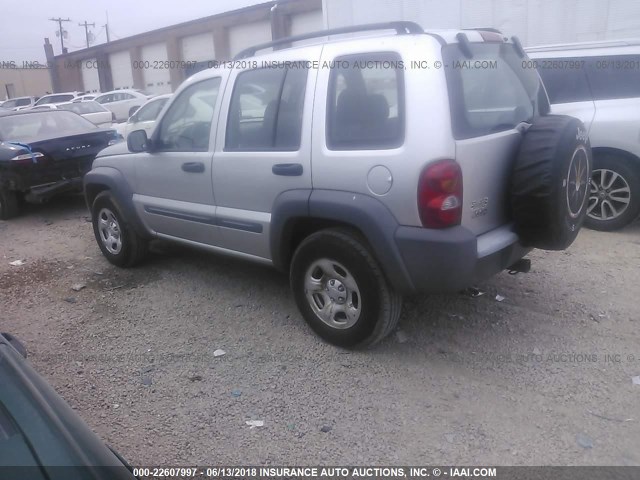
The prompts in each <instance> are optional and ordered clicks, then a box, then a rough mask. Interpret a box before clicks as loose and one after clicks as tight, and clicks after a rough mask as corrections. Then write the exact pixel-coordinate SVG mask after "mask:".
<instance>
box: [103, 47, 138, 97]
mask: <svg viewBox="0 0 640 480" xmlns="http://www.w3.org/2000/svg"><path fill="white" fill-rule="evenodd" d="M109 64H110V65H111V78H112V79H113V88H114V89H119V88H133V72H132V70H131V57H130V56H129V51H128V50H125V51H124V52H118V53H112V54H111V55H109Z"/></svg>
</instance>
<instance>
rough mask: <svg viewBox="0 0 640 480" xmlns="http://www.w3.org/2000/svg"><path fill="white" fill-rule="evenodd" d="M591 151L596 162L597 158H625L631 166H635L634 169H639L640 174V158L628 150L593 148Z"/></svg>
mask: <svg viewBox="0 0 640 480" xmlns="http://www.w3.org/2000/svg"><path fill="white" fill-rule="evenodd" d="M591 151H592V152H593V158H594V160H595V159H596V157H598V156H604V155H611V156H615V157H620V158H624V159H626V160H629V164H630V165H633V168H635V169H637V170H638V171H639V172H640V157H638V156H637V155H634V154H633V153H631V152H629V151H627V150H622V149H620V148H614V147H592V148H591Z"/></svg>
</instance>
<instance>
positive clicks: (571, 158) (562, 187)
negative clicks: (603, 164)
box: [511, 115, 593, 250]
mask: <svg viewBox="0 0 640 480" xmlns="http://www.w3.org/2000/svg"><path fill="white" fill-rule="evenodd" d="M592 163H593V161H592V155H591V146H590V144H589V139H588V137H587V130H586V128H585V127H584V125H583V124H582V122H581V121H580V120H578V119H577V118H573V117H569V116H565V115H549V116H546V117H538V118H536V120H535V121H534V123H533V125H532V126H531V128H529V130H528V131H527V133H526V134H525V136H524V138H523V140H522V144H521V145H520V151H519V152H518V157H517V159H516V163H515V166H514V169H513V175H512V179H511V209H512V214H513V219H514V222H515V226H516V232H517V233H518V235H519V236H520V241H521V243H522V244H523V245H525V246H528V247H535V248H540V249H543V250H564V249H565V248H567V247H569V245H571V244H572V243H573V241H574V240H575V238H576V236H577V235H578V232H579V231H580V227H582V224H583V223H584V219H585V217H586V214H587V203H588V199H589V182H590V179H591V166H592Z"/></svg>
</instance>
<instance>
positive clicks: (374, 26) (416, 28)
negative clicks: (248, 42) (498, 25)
mask: <svg viewBox="0 0 640 480" xmlns="http://www.w3.org/2000/svg"><path fill="white" fill-rule="evenodd" d="M375 30H395V31H396V33H397V34H398V35H406V34H412V33H413V34H415V33H424V30H423V29H422V27H421V26H420V25H418V24H417V23H415V22H385V23H370V24H367V25H355V26H352V27H341V28H332V29H329V30H320V31H318V32H312V33H303V34H301V35H294V36H292V37H286V38H280V39H278V40H274V41H273V42H267V43H261V44H260V45H254V46H253V47H249V48H246V49H244V50H242V51H241V52H240V53H238V54H237V55H236V56H235V57H234V60H240V59H243V58H248V57H252V56H254V55H255V54H256V52H257V51H258V50H264V49H265V48H269V47H277V46H279V45H287V44H291V43H293V42H299V41H301V40H308V39H310V38H320V37H327V36H329V35H342V34H345V33H357V32H370V31H375Z"/></svg>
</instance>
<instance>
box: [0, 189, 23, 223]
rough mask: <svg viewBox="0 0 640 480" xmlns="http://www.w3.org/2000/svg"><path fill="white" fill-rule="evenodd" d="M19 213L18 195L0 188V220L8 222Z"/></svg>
mask: <svg viewBox="0 0 640 480" xmlns="http://www.w3.org/2000/svg"><path fill="white" fill-rule="evenodd" d="M18 213H20V207H19V205H18V195H17V193H16V192H14V191H12V190H9V189H7V188H0V220H9V219H11V218H14V217H17V216H18Z"/></svg>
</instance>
